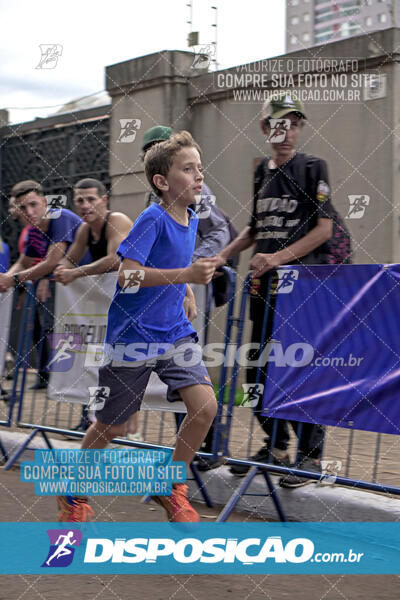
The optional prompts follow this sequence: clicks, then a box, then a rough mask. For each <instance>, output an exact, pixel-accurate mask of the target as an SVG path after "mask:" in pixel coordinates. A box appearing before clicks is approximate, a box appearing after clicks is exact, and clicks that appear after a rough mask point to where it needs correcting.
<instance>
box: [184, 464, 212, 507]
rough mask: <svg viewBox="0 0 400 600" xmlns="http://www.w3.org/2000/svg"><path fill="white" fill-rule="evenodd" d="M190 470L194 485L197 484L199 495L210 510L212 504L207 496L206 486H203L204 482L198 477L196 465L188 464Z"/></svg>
mask: <svg viewBox="0 0 400 600" xmlns="http://www.w3.org/2000/svg"><path fill="white" fill-rule="evenodd" d="M190 470H191V471H192V474H193V478H194V480H195V482H196V483H197V485H198V488H199V492H200V493H201V495H202V496H203V500H204V502H205V503H206V504H207V506H208V507H209V508H212V507H213V506H214V504H213V503H212V501H211V498H210V496H209V495H208V492H207V488H206V486H205V485H204V482H203V481H202V479H201V477H200V475H199V470H198V468H197V467H196V464H195V463H191V464H190Z"/></svg>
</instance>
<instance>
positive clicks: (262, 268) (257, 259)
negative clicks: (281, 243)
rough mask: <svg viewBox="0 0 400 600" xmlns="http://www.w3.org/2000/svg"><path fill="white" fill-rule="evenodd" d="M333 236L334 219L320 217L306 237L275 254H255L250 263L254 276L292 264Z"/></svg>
mask: <svg viewBox="0 0 400 600" xmlns="http://www.w3.org/2000/svg"><path fill="white" fill-rule="evenodd" d="M331 237H332V219H323V218H320V219H318V222H317V224H316V226H315V227H313V229H311V230H310V231H309V232H308V233H307V234H306V235H305V236H304V237H302V238H301V239H300V240H297V242H294V243H293V244H290V246H287V248H283V249H282V250H279V252H275V253H273V254H263V253H262V252H258V253H257V254H255V255H254V256H253V258H252V259H251V263H250V268H251V270H252V275H251V276H252V277H261V275H263V274H264V273H266V272H267V271H270V270H271V269H275V268H276V267H279V266H280V265H285V264H290V263H291V262H293V261H294V260H298V259H299V258H301V257H302V256H306V255H307V254H309V253H310V252H312V251H313V250H315V248H318V246H320V245H321V244H323V243H324V242H326V241H327V240H329V239H330V238H331Z"/></svg>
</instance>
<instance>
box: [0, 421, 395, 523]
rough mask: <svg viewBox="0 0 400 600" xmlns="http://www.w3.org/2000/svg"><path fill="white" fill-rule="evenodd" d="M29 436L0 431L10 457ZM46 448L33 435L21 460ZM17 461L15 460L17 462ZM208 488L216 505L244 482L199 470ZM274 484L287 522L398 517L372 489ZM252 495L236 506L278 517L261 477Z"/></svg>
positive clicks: (69, 444) (194, 493)
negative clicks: (286, 486) (291, 487)
mask: <svg viewBox="0 0 400 600" xmlns="http://www.w3.org/2000/svg"><path fill="white" fill-rule="evenodd" d="M27 437H28V435H27V434H24V433H18V432H10V431H4V430H0V440H1V442H2V444H3V446H4V448H5V450H6V451H7V453H8V455H9V456H12V455H13V454H14V453H15V452H16V450H17V449H18V448H19V447H20V445H21V444H22V443H23V442H25V440H26V439H27ZM52 441H53V443H54V447H56V448H79V440H77V441H62V440H58V439H52ZM41 448H47V446H46V444H45V442H44V440H43V438H41V437H40V436H39V435H38V436H37V437H35V438H34V439H33V440H32V442H31V445H30V447H29V449H27V450H26V451H25V452H24V453H23V455H22V457H21V458H22V460H24V461H26V460H33V450H35V449H41ZM19 462H20V460H18V461H17V463H16V464H18V463H19ZM201 477H202V479H203V481H204V483H205V485H206V486H207V491H208V493H209V495H210V497H211V498H212V500H213V502H214V504H216V505H217V506H225V504H226V503H227V501H228V500H229V498H230V497H231V495H232V494H233V492H234V491H235V489H237V487H238V486H239V485H240V483H241V482H242V481H243V480H242V479H241V478H238V477H235V476H234V475H232V474H231V473H230V471H229V467H227V466H221V467H218V468H217V469H213V470H212V471H207V472H205V473H201ZM271 479H272V482H273V483H274V484H275V485H276V486H277V487H276V489H277V493H278V496H279V499H280V501H281V503H282V507H283V510H284V511H285V514H286V518H287V519H288V520H289V521H322V522H324V521H327V522H329V521H397V520H399V519H400V499H398V498H397V497H393V496H392V497H391V496H383V495H381V494H376V493H373V492H365V491H361V490H358V489H350V488H344V487H340V486H332V485H319V484H317V483H310V484H308V485H306V486H303V487H300V488H296V489H292V490H288V489H284V488H280V487H279V486H278V481H279V477H277V476H275V475H271ZM188 484H189V490H190V497H191V499H192V500H196V501H198V502H203V498H202V496H201V494H200V492H199V489H198V487H197V485H196V483H195V482H194V481H189V482H188ZM248 491H249V492H250V493H251V494H256V495H251V496H245V497H243V498H242V499H241V500H240V501H239V503H238V504H237V509H239V510H241V511H244V512H248V513H249V520H251V513H254V512H256V514H257V516H261V517H264V518H265V519H266V520H271V521H276V520H278V516H277V513H276V510H275V507H274V505H273V503H272V501H271V498H270V497H269V496H267V495H266V493H267V491H268V490H267V487H266V484H265V482H264V479H263V478H262V477H258V476H256V477H255V478H254V479H253V481H252V483H251V486H250V487H249V490H248Z"/></svg>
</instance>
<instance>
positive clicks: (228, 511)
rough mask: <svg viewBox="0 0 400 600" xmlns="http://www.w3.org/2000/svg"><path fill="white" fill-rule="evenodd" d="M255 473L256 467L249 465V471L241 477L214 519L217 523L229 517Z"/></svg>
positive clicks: (256, 471)
mask: <svg viewBox="0 0 400 600" xmlns="http://www.w3.org/2000/svg"><path fill="white" fill-rule="evenodd" d="M257 473H258V467H251V469H250V471H249V472H248V473H247V475H246V477H245V478H244V479H243V481H242V483H241V484H240V486H239V487H238V488H237V490H235V491H234V492H233V494H232V496H231V497H230V498H229V500H228V502H227V503H226V505H225V507H224V509H223V510H222V512H220V514H219V515H218V518H217V521H216V522H217V523H223V522H224V521H226V520H227V518H228V517H229V515H230V514H231V512H232V511H233V510H234V509H235V506H236V505H237V503H238V502H239V500H240V499H241V497H242V496H244V495H245V493H246V490H247V489H248V487H249V485H250V484H251V482H252V481H253V479H254V477H255V476H256V475H257Z"/></svg>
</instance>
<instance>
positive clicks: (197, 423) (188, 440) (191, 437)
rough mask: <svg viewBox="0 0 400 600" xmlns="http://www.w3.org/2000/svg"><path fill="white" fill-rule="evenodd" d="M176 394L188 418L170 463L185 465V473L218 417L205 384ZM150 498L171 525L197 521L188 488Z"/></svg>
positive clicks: (179, 487) (176, 486) (181, 485)
mask: <svg viewBox="0 0 400 600" xmlns="http://www.w3.org/2000/svg"><path fill="white" fill-rule="evenodd" d="M179 394H180V396H181V398H182V400H183V401H184V403H185V405H186V408H187V414H186V417H185V418H184V420H183V421H182V424H181V426H180V428H179V431H178V434H177V439H176V445H175V450H174V452H173V454H172V459H173V460H174V461H178V460H179V461H184V462H185V463H186V469H189V466H190V463H191V462H192V460H193V457H194V455H195V453H196V452H197V450H199V448H200V446H201V444H202V443H203V440H204V438H205V437H206V435H207V432H208V430H209V428H210V426H211V423H212V422H213V420H214V417H215V415H216V414H217V401H216V399H215V394H214V390H213V388H212V387H211V386H209V385H204V384H195V385H190V386H187V387H184V388H180V389H179ZM152 498H153V500H155V501H156V502H157V503H158V504H160V505H161V506H162V507H163V508H164V509H165V510H166V512H167V515H168V519H169V520H170V521H174V522H197V521H200V517H199V515H198V513H197V511H196V510H195V509H194V508H193V507H192V506H191V505H190V503H189V501H188V499H187V485H186V484H184V483H177V484H174V486H173V491H172V494H171V495H170V496H153V497H152Z"/></svg>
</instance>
